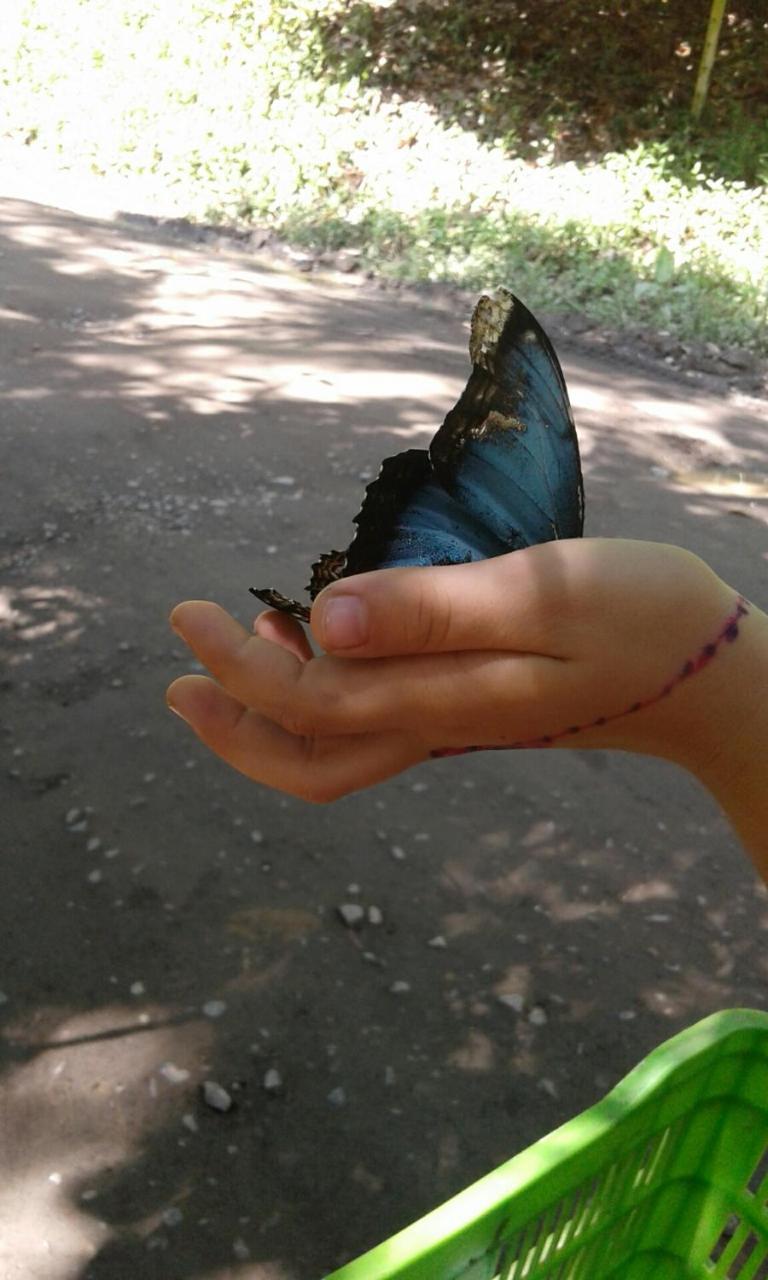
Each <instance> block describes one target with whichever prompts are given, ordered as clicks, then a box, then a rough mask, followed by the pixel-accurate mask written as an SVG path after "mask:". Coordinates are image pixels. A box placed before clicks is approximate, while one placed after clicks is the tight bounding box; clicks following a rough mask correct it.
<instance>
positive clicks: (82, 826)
mask: <svg viewBox="0 0 768 1280" xmlns="http://www.w3.org/2000/svg"><path fill="white" fill-rule="evenodd" d="M69 829H70V831H76V832H78V834H79V833H80V832H81V831H87V830H88V820H87V818H81V819H80V821H79V822H73V823H72V826H71V827H70V828H69Z"/></svg>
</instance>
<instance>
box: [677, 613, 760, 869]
mask: <svg viewBox="0 0 768 1280" xmlns="http://www.w3.org/2000/svg"><path fill="white" fill-rule="evenodd" d="M697 685H698V686H699V687H698V689H697V688H696V686H697ZM688 692H689V694H690V696H691V697H692V698H694V699H695V698H696V695H697V694H698V700H697V703H698V705H697V714H696V716H695V722H694V723H693V724H692V725H691V734H690V737H689V740H688V741H687V742H686V743H685V744H684V745H683V746H682V748H681V751H680V753H679V755H678V756H677V759H678V763H680V764H682V765H683V766H684V767H686V768H687V769H688V770H689V771H690V772H691V773H693V774H694V775H695V776H696V777H697V778H698V779H699V781H700V782H701V783H703V785H704V786H705V787H707V789H708V790H709V791H710V792H711V793H712V795H713V796H714V797H715V799H716V800H717V801H718V803H719V804H720V806H721V807H722V809H723V810H724V811H725V813H726V814H727V816H728V817H729V819H730V820H731V822H732V824H733V826H734V829H735V830H736V832H737V834H738V835H739V837H740V838H741V840H742V842H743V843H744V846H745V848H746V849H747V851H748V853H749V854H750V855H751V856H752V858H753V859H754V861H755V865H756V866H757V869H758V871H760V873H761V874H762V875H763V877H764V878H765V879H766V880H768V616H766V614H764V613H763V612H762V611H761V610H759V609H757V608H755V606H754V605H752V604H750V605H749V606H748V613H747V614H746V616H744V617H741V618H740V619H739V622H738V635H737V636H736V637H735V639H734V640H733V642H732V643H731V644H729V645H728V647H727V649H726V650H724V651H723V652H722V654H719V655H718V661H717V662H713V663H712V665H711V669H709V670H707V671H703V672H701V673H700V677H699V678H697V680H696V681H694V682H692V684H691V687H690V689H689V691H688Z"/></svg>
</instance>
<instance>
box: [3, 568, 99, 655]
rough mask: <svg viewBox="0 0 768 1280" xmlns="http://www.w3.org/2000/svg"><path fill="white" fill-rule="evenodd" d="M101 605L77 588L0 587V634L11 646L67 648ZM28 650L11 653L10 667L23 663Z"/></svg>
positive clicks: (97, 599)
mask: <svg viewBox="0 0 768 1280" xmlns="http://www.w3.org/2000/svg"><path fill="white" fill-rule="evenodd" d="M103 605H104V600H103V599H102V598H101V597H100V596H89V595H87V594H86V593H85V592H83V591H80V590H79V589H78V588H77V587H44V586H39V585H38V586H31V585H30V586H22V587H18V588H16V589H14V588H11V587H5V588H0V633H2V632H5V634H6V638H7V640H8V641H9V643H10V644H11V645H12V646H15V645H16V644H22V645H27V644H31V643H33V642H39V641H46V642H47V643H48V644H49V645H50V643H51V642H52V641H53V642H55V643H56V644H61V645H71V644H74V643H75V642H76V641H77V640H79V638H80V636H81V635H82V634H83V631H84V629H85V625H86V622H87V619H88V615H89V614H92V613H93V611H94V610H95V609H99V608H100V607H102V606H103ZM29 656H30V654H29V651H28V650H22V651H21V652H11V653H10V654H8V656H7V659H6V661H7V662H8V664H9V665H10V666H15V665H18V663H20V662H23V661H27V660H28V658H29Z"/></svg>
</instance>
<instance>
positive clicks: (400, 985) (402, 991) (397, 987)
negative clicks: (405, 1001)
mask: <svg viewBox="0 0 768 1280" xmlns="http://www.w3.org/2000/svg"><path fill="white" fill-rule="evenodd" d="M410 989H411V984H410V982H403V981H402V979H398V980H397V982H393V983H392V986H391V987H390V988H389V990H390V991H391V993H392V995H393V996H404V995H406V994H407V993H408V992H409V991H410Z"/></svg>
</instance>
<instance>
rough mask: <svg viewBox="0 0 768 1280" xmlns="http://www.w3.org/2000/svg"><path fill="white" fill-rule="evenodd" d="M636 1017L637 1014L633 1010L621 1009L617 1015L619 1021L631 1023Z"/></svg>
mask: <svg viewBox="0 0 768 1280" xmlns="http://www.w3.org/2000/svg"><path fill="white" fill-rule="evenodd" d="M636 1017H637V1014H636V1012H635V1010H634V1009H622V1010H621V1013H620V1014H619V1021H620V1022H632V1020H633V1019H634V1018H636Z"/></svg>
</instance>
